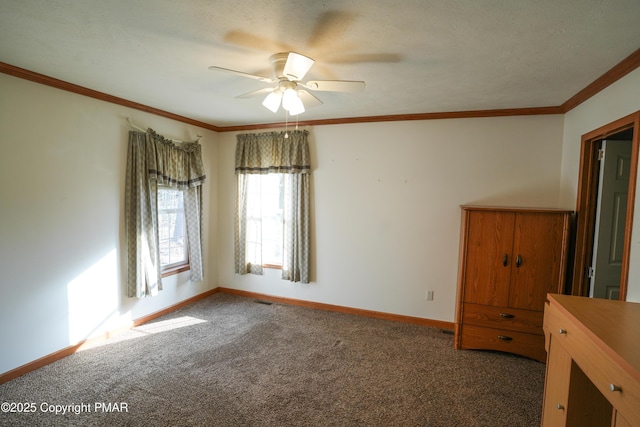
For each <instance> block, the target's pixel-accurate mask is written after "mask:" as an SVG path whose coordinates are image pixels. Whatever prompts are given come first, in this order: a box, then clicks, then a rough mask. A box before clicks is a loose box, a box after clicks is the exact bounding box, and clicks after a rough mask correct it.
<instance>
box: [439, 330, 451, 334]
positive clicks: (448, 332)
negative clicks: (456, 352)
mask: <svg viewBox="0 0 640 427" xmlns="http://www.w3.org/2000/svg"><path fill="white" fill-rule="evenodd" d="M440 331H441V332H442V333H443V334H447V335H453V331H450V330H448V329H441V330H440Z"/></svg>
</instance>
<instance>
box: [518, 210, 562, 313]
mask: <svg viewBox="0 0 640 427" xmlns="http://www.w3.org/2000/svg"><path fill="white" fill-rule="evenodd" d="M567 225H568V222H567V216H566V215H561V214H550V213H533V212H532V213H524V212H522V213H518V214H516V219H515V229H514V238H513V257H514V261H513V267H512V273H511V288H510V292H509V306H510V307H514V308H521V309H526V310H539V311H542V310H543V309H544V302H545V300H546V297H547V294H548V293H560V292H562V287H563V284H564V283H563V282H564V273H563V272H564V265H565V259H564V253H565V251H564V246H565V245H566V237H567V233H568V229H567Z"/></svg>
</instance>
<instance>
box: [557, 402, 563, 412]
mask: <svg viewBox="0 0 640 427" xmlns="http://www.w3.org/2000/svg"><path fill="white" fill-rule="evenodd" d="M556 408H558V409H560V410H561V411H562V410H564V406H563V405H561V404H559V403H558V404H557V405H556Z"/></svg>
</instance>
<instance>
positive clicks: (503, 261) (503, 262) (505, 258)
mask: <svg viewBox="0 0 640 427" xmlns="http://www.w3.org/2000/svg"><path fill="white" fill-rule="evenodd" d="M508 264H509V255H507V254H504V256H503V257H502V265H503V266H505V267H506V266H507V265H508Z"/></svg>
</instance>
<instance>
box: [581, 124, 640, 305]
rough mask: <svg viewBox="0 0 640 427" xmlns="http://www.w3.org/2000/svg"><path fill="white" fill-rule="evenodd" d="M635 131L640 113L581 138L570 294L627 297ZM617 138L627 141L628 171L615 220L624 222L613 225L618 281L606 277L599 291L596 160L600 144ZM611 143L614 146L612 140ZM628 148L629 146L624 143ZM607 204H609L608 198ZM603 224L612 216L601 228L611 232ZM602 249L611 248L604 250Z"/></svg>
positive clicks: (598, 178)
mask: <svg viewBox="0 0 640 427" xmlns="http://www.w3.org/2000/svg"><path fill="white" fill-rule="evenodd" d="M638 130H640V112H638V113H634V114H631V115H629V116H627V117H623V118H622V119H619V120H616V121H615V122H612V123H609V124H608V125H606V126H603V127H601V128H598V129H596V130H594V131H592V132H589V133H588V134H585V135H583V137H582V146H581V153H580V156H581V157H580V171H579V179H578V199H577V204H576V214H577V221H576V229H575V233H576V234H575V235H576V239H575V245H576V247H575V261H574V269H573V278H572V279H573V280H572V283H571V286H570V293H571V294H572V295H580V296H594V297H602V296H603V295H604V297H609V298H613V299H620V300H623V301H624V300H626V295H627V283H628V276H629V255H630V248H631V240H630V239H631V228H632V225H633V207H634V201H635V191H636V178H637V168H638V148H639V147H638V145H639V141H638ZM619 140H627V141H630V159H629V161H628V163H627V166H626V168H627V171H628V178H627V182H628V185H627V194H626V195H625V197H622V198H619V200H618V201H617V203H618V206H617V209H618V212H616V213H615V217H616V218H617V219H618V221H620V220H622V221H624V223H623V224H616V225H615V239H616V242H614V243H617V248H615V250H614V252H615V253H614V256H613V258H614V261H615V264H618V265H619V272H618V273H617V276H618V277H619V279H617V280H616V282H619V287H618V286H616V284H611V280H609V284H607V285H603V286H604V287H605V289H608V290H604V291H601V290H597V288H595V286H596V284H595V283H593V276H594V270H597V269H595V268H594V266H595V261H596V259H595V258H594V255H596V256H597V253H598V251H600V252H601V253H602V248H600V247H599V246H600V244H602V243H601V242H599V239H597V237H598V236H597V235H596V234H600V236H602V233H603V232H602V228H601V225H598V222H597V219H598V216H599V214H600V208H601V207H602V205H603V204H602V203H599V202H601V201H602V198H603V196H602V194H600V195H599V188H600V184H601V182H602V179H603V178H602V177H601V164H602V162H600V160H599V156H600V154H599V153H600V150H601V149H602V147H603V145H605V146H606V142H605V141H619ZM627 144H629V143H627ZM610 145H614V143H611V144H610ZM627 148H629V147H628V146H627ZM605 156H606V154H605ZM622 199H626V200H622ZM622 202H626V206H625V207H624V212H622V211H621V206H620V203H622ZM607 203H611V201H609V202H607ZM605 222H606V221H605ZM606 227H611V217H610V218H609V224H608V225H605V231H604V233H605V234H609V235H611V232H612V230H611V229H608V230H607V229H606ZM605 251H611V250H610V249H605ZM610 258H611V257H610ZM596 276H597V274H596ZM605 281H606V280H605ZM592 285H593V286H592ZM607 287H608V288H607ZM602 292H604V294H603V293H602ZM607 293H608V294H607Z"/></svg>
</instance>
